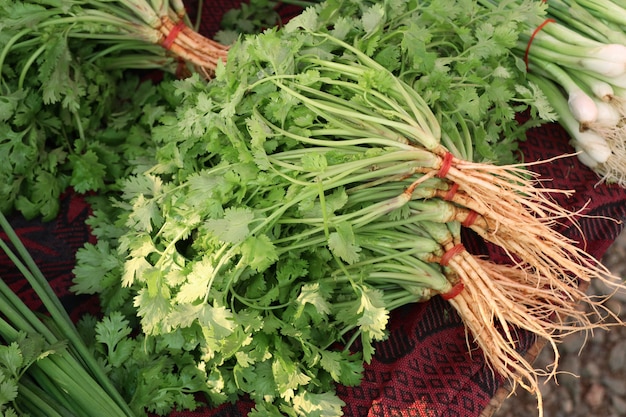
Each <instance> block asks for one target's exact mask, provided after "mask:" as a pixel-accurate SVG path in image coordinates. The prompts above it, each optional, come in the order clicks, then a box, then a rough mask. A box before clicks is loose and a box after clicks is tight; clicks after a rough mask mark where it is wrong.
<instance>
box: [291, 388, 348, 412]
mask: <svg viewBox="0 0 626 417" xmlns="http://www.w3.org/2000/svg"><path fill="white" fill-rule="evenodd" d="M293 404H294V409H295V410H296V412H297V413H298V415H299V416H301V417H340V416H342V415H343V411H342V408H343V407H344V406H345V405H346V404H345V403H344V402H343V401H342V400H341V399H340V398H339V397H338V396H337V394H335V393H333V392H324V393H320V394H318V393H312V392H306V391H305V392H302V393H299V394H298V395H296V396H295V398H294V399H293Z"/></svg>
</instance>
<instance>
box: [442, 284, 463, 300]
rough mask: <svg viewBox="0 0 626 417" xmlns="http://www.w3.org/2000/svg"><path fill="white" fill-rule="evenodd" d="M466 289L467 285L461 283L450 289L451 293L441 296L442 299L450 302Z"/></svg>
mask: <svg viewBox="0 0 626 417" xmlns="http://www.w3.org/2000/svg"><path fill="white" fill-rule="evenodd" d="M464 288H465V284H463V282H462V281H461V282H459V283H458V284H456V285H455V286H453V287H452V288H451V289H450V291H448V292H447V293H444V294H441V298H443V299H444V300H450V299H451V298H454V297H456V296H457V295H459V294H460V293H461V291H463V289H464Z"/></svg>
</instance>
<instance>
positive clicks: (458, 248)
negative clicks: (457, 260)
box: [439, 243, 465, 266]
mask: <svg viewBox="0 0 626 417" xmlns="http://www.w3.org/2000/svg"><path fill="white" fill-rule="evenodd" d="M464 250H465V247H464V246H463V244H462V243H459V244H458V245H455V246H454V247H452V248H450V250H449V251H447V252H446V253H444V254H443V256H442V257H441V260H440V261H439V264H440V265H441V266H447V265H448V264H449V263H450V260H451V259H452V258H453V257H454V256H456V255H458V254H459V253H461V252H463V251H464Z"/></svg>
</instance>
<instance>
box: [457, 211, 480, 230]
mask: <svg viewBox="0 0 626 417" xmlns="http://www.w3.org/2000/svg"><path fill="white" fill-rule="evenodd" d="M477 218H478V213H477V212H475V211H474V210H472V211H470V213H469V214H468V215H467V217H466V218H465V220H463V222H462V223H461V226H463V227H471V226H472V225H473V224H474V222H475V221H476V219H477Z"/></svg>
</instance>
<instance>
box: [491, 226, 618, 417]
mask: <svg viewBox="0 0 626 417" xmlns="http://www.w3.org/2000/svg"><path fill="white" fill-rule="evenodd" d="M603 263H604V264H605V265H606V266H607V267H608V268H609V269H610V270H611V271H612V272H613V273H614V274H616V275H617V276H620V277H622V278H624V279H626V230H625V231H624V232H622V234H621V235H620V237H619V238H618V239H617V240H616V241H615V242H614V243H613V245H612V246H611V247H610V248H609V250H608V251H607V253H606V254H605V256H604V258H603ZM607 291H608V290H607V288H606V287H605V286H604V285H602V284H599V283H594V284H592V285H591V286H590V288H589V291H587V293H588V294H590V295H591V294H595V295H602V294H607ZM607 305H608V306H609V308H610V309H611V311H613V312H619V316H620V318H621V319H622V320H624V321H626V291H622V292H618V293H616V294H615V295H613V296H612V297H611V299H610V300H609V301H608V304H607ZM588 336H589V337H588V338H587V339H586V340H585V333H579V334H576V335H572V336H569V337H568V338H567V339H566V340H565V341H564V342H563V344H562V345H561V346H560V349H559V351H560V355H561V359H560V361H561V364H560V367H559V368H560V370H561V372H562V374H561V375H559V377H558V379H557V383H558V385H557V383H555V381H554V380H551V381H549V382H547V383H546V384H542V386H541V391H542V393H543V398H544V407H543V409H544V417H565V416H567V417H622V416H626V326H618V327H611V328H610V329H609V330H607V331H604V330H599V331H594V332H593V334H589V335H588ZM548 351H549V349H543V350H542V351H541V353H540V354H539V356H538V357H537V360H536V361H535V364H536V365H537V366H538V367H541V368H545V366H546V364H548V363H550V362H551V361H552V354H550V352H548ZM537 415H538V410H537V403H536V399H535V397H534V396H532V395H529V394H528V393H526V392H525V391H524V390H523V389H518V390H517V391H516V394H514V395H513V396H511V397H509V398H507V399H506V400H505V401H504V402H503V403H502V405H501V407H500V409H499V410H498V411H497V412H496V413H495V414H494V415H493V416H494V417H533V416H537Z"/></svg>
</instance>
